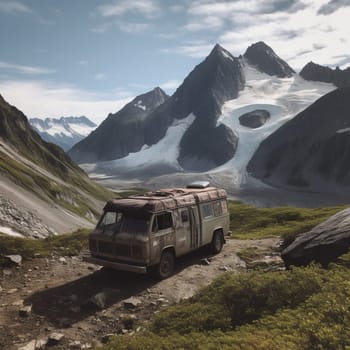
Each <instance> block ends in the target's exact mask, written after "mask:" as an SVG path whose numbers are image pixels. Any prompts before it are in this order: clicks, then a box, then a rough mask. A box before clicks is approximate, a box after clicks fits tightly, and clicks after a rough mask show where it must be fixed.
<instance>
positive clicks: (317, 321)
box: [103, 264, 350, 350]
mask: <svg viewBox="0 0 350 350" xmlns="http://www.w3.org/2000/svg"><path fill="white" fill-rule="evenodd" d="M349 348H350V275H349V270H348V268H347V267H345V266H341V265H336V264H333V265H332V266H331V267H330V268H329V269H328V270H324V269H322V268H320V267H318V266H310V267H308V268H296V269H293V270H289V271H282V272H268V273H261V272H253V273H247V274H241V275H235V274H231V273H226V274H224V275H222V276H221V277H219V278H218V279H217V280H216V281H215V282H214V283H212V284H211V285H210V286H208V287H206V288H204V289H202V290H201V291H200V292H199V293H197V295H195V296H194V297H192V298H191V299H190V300H188V301H185V302H182V303H180V304H179V305H177V306H173V307H169V308H167V309H165V310H164V311H161V312H160V313H159V314H157V315H156V316H155V317H154V319H153V321H152V322H151V323H150V325H149V326H148V329H147V330H146V331H145V332H142V333H140V334H135V335H133V336H117V337H114V338H113V339H112V341H111V342H110V343H109V344H107V345H106V346H105V347H103V349H105V350H114V349H118V350H119V349H120V350H138V349H140V350H141V349H142V350H144V349H162V350H168V349H169V350H170V349H237V350H238V349H266V350H270V349H290V350H292V349H293V350H294V349H295V350H300V349H320V350H340V349H349Z"/></svg>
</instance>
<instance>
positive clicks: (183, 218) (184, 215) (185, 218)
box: [181, 209, 188, 223]
mask: <svg viewBox="0 0 350 350" xmlns="http://www.w3.org/2000/svg"><path fill="white" fill-rule="evenodd" d="M181 221H182V223H184V222H188V209H184V210H181Z"/></svg>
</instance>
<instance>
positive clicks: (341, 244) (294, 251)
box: [281, 208, 350, 266]
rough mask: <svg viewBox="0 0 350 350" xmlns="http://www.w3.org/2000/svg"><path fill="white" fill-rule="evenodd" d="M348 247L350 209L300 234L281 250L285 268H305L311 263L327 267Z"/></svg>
mask: <svg viewBox="0 0 350 350" xmlns="http://www.w3.org/2000/svg"><path fill="white" fill-rule="evenodd" d="M349 247H350V208H347V209H345V210H342V211H340V212H339V213H337V214H335V215H333V216H331V217H330V218H329V219H328V220H326V221H325V222H323V223H321V224H320V225H318V226H316V227H314V228H313V229H312V230H311V231H308V232H305V233H302V234H300V235H298V236H297V237H296V239H295V240H294V242H293V243H292V244H290V245H289V246H288V247H287V248H286V249H284V250H283V252H282V254H281V256H282V259H283V260H284V263H285V264H286V266H290V265H295V266H305V265H307V264H309V263H311V262H312V261H315V262H318V263H321V264H322V265H327V264H328V263H330V262H331V261H334V260H335V259H336V258H337V257H339V256H340V255H342V254H344V253H346V252H347V251H348V250H349Z"/></svg>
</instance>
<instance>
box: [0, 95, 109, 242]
mask: <svg viewBox="0 0 350 350" xmlns="http://www.w3.org/2000/svg"><path fill="white" fill-rule="evenodd" d="M111 195H112V194H111V193H110V192H108V191H107V190H106V189H104V188H103V187H101V186H99V185H97V184H96V183H94V182H93V181H91V180H90V179H89V178H88V176H87V175H86V174H85V173H84V171H83V170H81V169H80V168H79V167H78V166H77V165H76V164H75V163H73V162H72V160H71V159H70V158H69V157H68V156H67V154H66V153H65V152H64V151H63V150H62V149H61V148H60V147H58V146H56V145H54V144H52V143H48V142H45V141H44V140H43V139H42V138H41V137H40V136H39V134H38V133H37V132H35V131H34V130H33V129H32V127H31V125H30V123H29V121H28V119H27V117H26V116H25V115H24V114H23V113H22V112H21V111H19V110H18V109H17V108H16V107H14V106H11V105H10V104H9V103H7V102H6V101H5V100H4V99H3V97H1V96H0V231H1V232H2V233H7V234H9V235H13V236H28V237H34V238H42V237H46V236H48V235H52V234H55V233H64V232H70V231H72V230H75V229H77V228H79V227H91V226H92V225H94V224H95V222H96V217H97V215H99V214H100V212H101V209H102V206H103V203H104V201H105V200H106V199H107V198H110V196H111Z"/></svg>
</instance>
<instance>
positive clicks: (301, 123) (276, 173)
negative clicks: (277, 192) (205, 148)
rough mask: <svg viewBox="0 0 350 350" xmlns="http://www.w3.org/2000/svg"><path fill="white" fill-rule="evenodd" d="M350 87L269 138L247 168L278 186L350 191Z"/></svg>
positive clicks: (314, 105)
mask: <svg viewBox="0 0 350 350" xmlns="http://www.w3.org/2000/svg"><path fill="white" fill-rule="evenodd" d="M349 115H350V88H341V89H337V90H335V91H332V92H330V93H328V94H327V95H325V96H323V97H321V98H320V99H318V100H317V101H316V102H315V103H313V104H312V105H311V106H310V107H308V108H307V109H305V110H304V111H303V112H301V113H299V114H298V115H297V116H296V117H294V118H293V119H292V120H290V121H289V122H287V123H285V124H284V125H283V126H282V127H281V128H279V129H278V130H277V131H276V132H274V133H273V134H271V135H270V136H269V137H268V138H266V139H265V140H264V141H263V142H262V143H261V144H260V146H259V148H258V149H257V151H256V152H255V154H254V156H253V157H252V159H251V160H250V162H249V163H248V166H247V170H248V172H249V173H250V174H251V175H252V176H254V177H256V178H258V179H261V180H262V181H264V182H266V183H268V184H271V185H274V186H278V187H291V188H298V189H303V190H307V191H310V190H311V191H317V192H332V193H333V192H334V191H341V192H344V191H345V192H346V191H348V192H350V151H349V150H350V137H349V135H350V119H349Z"/></svg>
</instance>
